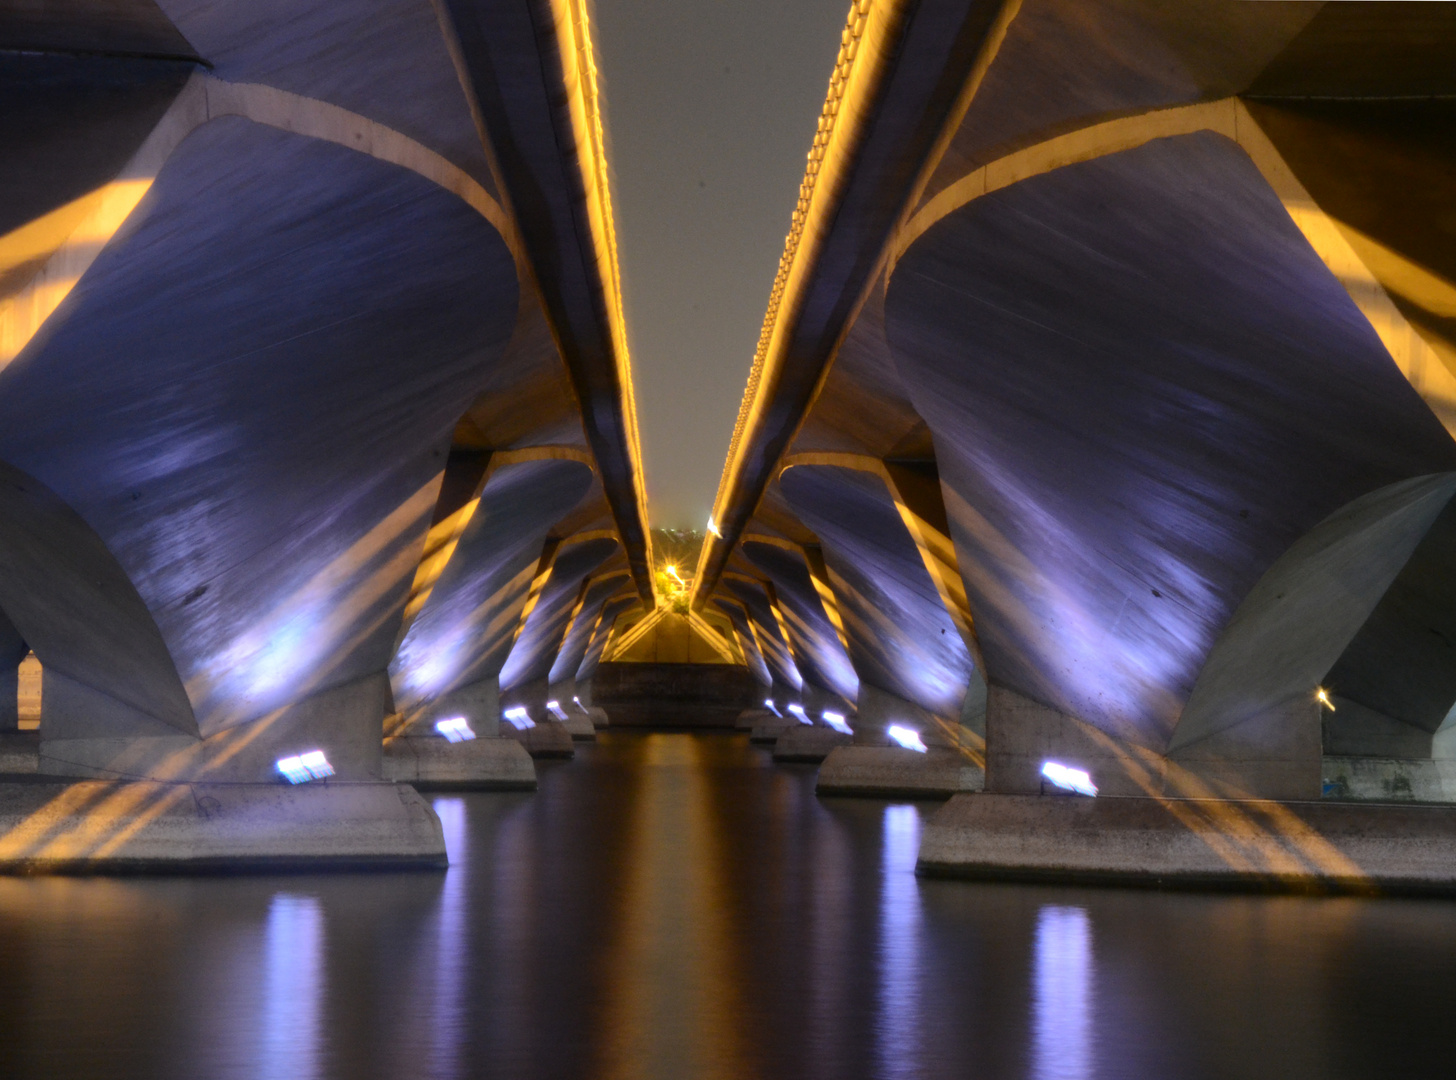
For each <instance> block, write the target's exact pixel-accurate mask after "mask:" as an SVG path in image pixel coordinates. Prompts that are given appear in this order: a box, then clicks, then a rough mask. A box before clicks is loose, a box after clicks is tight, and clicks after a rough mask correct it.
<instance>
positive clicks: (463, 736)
mask: <svg viewBox="0 0 1456 1080" xmlns="http://www.w3.org/2000/svg"><path fill="white" fill-rule="evenodd" d="M435 730H436V731H438V732H439V733H440V734H441V735H443V736H445V738H447V739H449V740H450V741H451V742H452V743H453V742H469V741H470V740H471V739H473V738H475V732H474V731H472V730H471V729H470V725H469V724H468V723H466V722H465V717H463V716H452V717H450V718H449V719H448V720H437V721H435Z"/></svg>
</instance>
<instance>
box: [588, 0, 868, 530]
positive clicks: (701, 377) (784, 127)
mask: <svg viewBox="0 0 1456 1080" xmlns="http://www.w3.org/2000/svg"><path fill="white" fill-rule="evenodd" d="M848 11H849V0H791V2H787V3H786V2H783V0H738V2H733V3H726V2H715V0H598V3H597V5H596V12H595V17H596V29H597V44H598V48H599V50H600V56H599V66H600V74H601V77H602V82H603V85H604V87H605V94H604V97H605V99H606V114H607V124H608V131H609V137H610V140H611V156H612V163H613V166H614V168H615V172H616V176H615V187H616V200H617V235H618V242H619V250H620V257H621V261H622V273H623V277H624V279H625V288H626V301H627V329H628V333H629V334H630V336H631V347H632V361H633V365H634V368H635V379H634V381H635V384H636V390H637V410H638V417H639V420H640V422H641V428H642V446H643V457H644V459H645V466H646V472H647V494H648V499H649V506H650V513H651V515H652V524H653V525H655V526H661V527H667V528H697V529H701V528H702V527H703V523H704V522H705V521H706V520H707V516H708V512H709V510H710V509H711V507H712V504H713V496H714V494H715V493H716V491H717V488H718V477H719V474H720V473H721V472H722V468H723V458H724V455H725V454H726V453H727V451H728V440H729V437H730V436H731V435H732V433H733V420H734V418H735V417H736V416H737V415H738V403H739V401H740V400H741V399H742V397H743V387H744V384H745V383H746V382H747V380H748V370H749V367H750V365H751V364H752V361H753V350H754V347H755V346H756V344H757V342H758V331H759V326H760V325H761V323H762V321H763V313H764V308H765V307H766V306H767V305H768V294H769V288H770V286H772V284H773V278H774V272H775V270H776V269H777V267H778V260H779V255H780V253H781V252H782V251H783V245H784V235H785V233H787V232H788V228H789V215H790V214H791V213H792V212H793V207H794V202H795V200H796V199H797V198H798V191H799V180H800V179H801V178H802V176H803V173H804V161H805V155H806V154H807V153H808V151H809V144H810V142H811V141H812V140H813V137H814V127H815V124H816V123H817V122H818V118H819V109H820V107H821V106H822V105H823V103H824V94H825V91H826V89H827V88H828V85H829V73H830V70H831V68H832V67H833V64H834V58H835V56H836V55H837V53H838V51H839V35H840V32H841V31H842V30H843V28H844V20H845V17H846V15H847V14H848Z"/></svg>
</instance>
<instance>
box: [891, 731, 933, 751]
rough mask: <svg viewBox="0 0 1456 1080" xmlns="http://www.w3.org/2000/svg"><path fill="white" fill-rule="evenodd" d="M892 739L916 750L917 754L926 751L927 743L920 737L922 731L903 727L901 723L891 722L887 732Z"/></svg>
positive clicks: (908, 748)
mask: <svg viewBox="0 0 1456 1080" xmlns="http://www.w3.org/2000/svg"><path fill="white" fill-rule="evenodd" d="M885 734H886V735H888V736H889V737H890V738H891V740H892V741H894V742H897V743H899V744H900V745H901V746H903V747H904V748H905V749H906V750H914V751H915V752H916V753H917V754H923V753H925V743H924V742H922V741H921V739H920V732H918V731H916V730H915V729H914V728H907V727H901V726H900V725H899V724H891V725H890V726H889V728H888V730H886V732H885Z"/></svg>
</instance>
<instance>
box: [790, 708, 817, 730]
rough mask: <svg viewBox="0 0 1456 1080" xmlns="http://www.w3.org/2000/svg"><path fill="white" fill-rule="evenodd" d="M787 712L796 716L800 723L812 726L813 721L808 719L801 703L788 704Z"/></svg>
mask: <svg viewBox="0 0 1456 1080" xmlns="http://www.w3.org/2000/svg"><path fill="white" fill-rule="evenodd" d="M789 712H791V713H793V714H794V715H795V716H797V717H798V718H799V723H801V724H809V725H811V726H812V725H813V723H814V721H812V720H810V719H809V714H808V713H806V712H805V711H804V706H802V705H790V706H789Z"/></svg>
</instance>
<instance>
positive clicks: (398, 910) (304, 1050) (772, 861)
mask: <svg viewBox="0 0 1456 1080" xmlns="http://www.w3.org/2000/svg"><path fill="white" fill-rule="evenodd" d="M540 771H541V790H540V791H539V792H538V793H537V794H535V795H500V794H495V795H487V794H481V795H459V796H453V795H452V796H442V797H438V798H436V799H435V800H434V802H435V806H436V809H437V810H438V811H439V813H440V816H441V819H442V820H443V822H444V824H445V830H446V838H447V841H448V843H449V846H450V852H451V857H452V860H453V861H454V865H453V866H452V868H451V869H450V870H449V871H448V872H447V873H446V874H444V875H439V874H390V875H337V876H316V877H313V876H306V877H301V876H291V877H277V878H211V879H207V878H204V879H152V880H106V879H89V880H88V879H28V880H27V879H0V984H3V996H0V1077H6V1078H9V1077H47V1078H57V1077H145V1078H148V1080H155V1078H171V1077H177V1078H188V1080H194V1078H213V1077H248V1078H259V1080H264V1078H266V1080H284V1078H295V1077H296V1078H307V1080H313V1078H323V1077H340V1078H346V1077H347V1078H351V1080H352V1078H363V1077H381V1078H390V1080H409V1078H414V1077H432V1078H442V1080H443V1078H453V1077H510V1078H515V1080H528V1078H536V1077H540V1078H543V1080H544V1078H552V1080H557V1078H573V1077H623V1078H627V1077H662V1078H679V1077H681V1078H693V1080H696V1078H712V1077H734V1078H739V1077H745V1078H746V1077H785V1078H788V1077H793V1078H800V1077H804V1078H818V1077H824V1078H829V1077H834V1078H839V1077H883V1078H900V1077H907V1078H908V1077H978V1078H979V1077H989V1078H997V1077H1018V1078H1019V1077H1034V1078H1038V1080H1053V1078H1055V1080H1084V1078H1093V1077H1139V1078H1143V1077H1147V1078H1184V1077H1187V1078H1204V1077H1207V1078H1228V1077H1271V1078H1272V1077H1280V1078H1288V1077H1386V1076H1401V1077H1426V1076H1430V1077H1438V1076H1439V1077H1449V1076H1451V1075H1453V1074H1456V1056H1453V1053H1452V1049H1451V1038H1450V1031H1451V1029H1452V1024H1453V1020H1452V1018H1453V1016H1456V903H1451V902H1445V901H1414V900H1401V901H1389V900H1387V901H1371V900H1359V899H1307V898H1293V897H1260V896H1198V895H1188V894H1158V893H1149V892H1136V891H1128V892H1124V891H1117V890H1082V889H1062V888H1051V887H1030V886H1011V885H975V884H968V883H962V882H942V881H920V880H917V879H916V878H915V876H914V874H913V866H914V859H915V850H916V844H917V842H918V835H919V829H920V823H921V820H922V816H923V815H924V814H926V813H928V812H930V811H931V810H933V809H934V804H919V805H914V804H906V803H889V802H883V801H871V800H850V799H816V798H815V796H814V794H813V770H812V769H809V768H797V767H791V768H784V767H775V766H773V765H771V764H770V763H769V761H768V755H767V754H766V753H764V752H763V751H760V750H757V749H754V748H751V747H749V746H748V744H747V742H746V741H745V740H744V739H743V738H742V737H741V736H739V737H730V736H727V735H721V736H718V735H710V736H709V735H681V734H658V735H630V734H621V733H611V734H609V735H606V736H604V738H603V739H602V741H601V743H600V744H599V745H597V746H595V747H587V748H584V749H582V750H580V751H579V752H578V757H577V759H576V760H575V761H573V762H569V763H565V762H564V763H559V764H547V765H543V767H542V768H541V770H540Z"/></svg>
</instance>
